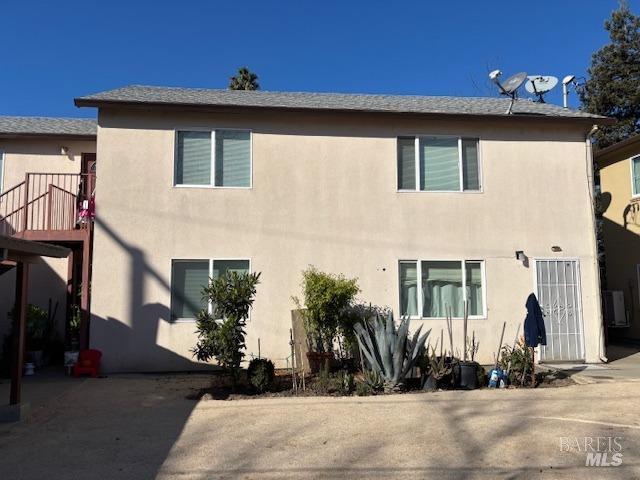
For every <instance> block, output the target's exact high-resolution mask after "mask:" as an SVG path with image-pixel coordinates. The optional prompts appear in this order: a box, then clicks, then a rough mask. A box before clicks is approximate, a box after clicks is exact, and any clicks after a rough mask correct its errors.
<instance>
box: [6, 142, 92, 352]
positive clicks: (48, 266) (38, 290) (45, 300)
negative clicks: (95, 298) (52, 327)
mask: <svg viewBox="0 0 640 480" xmlns="http://www.w3.org/2000/svg"><path fill="white" fill-rule="evenodd" d="M62 146H66V147H68V148H69V155H62V154H61V153H60V148H61V147H62ZM95 151H96V142H95V140H93V141H92V140H70V139H68V138H66V139H65V138H36V137H22V138H11V139H10V138H0V154H1V153H2V152H3V153H4V179H3V182H2V191H6V190H8V189H10V188H12V187H13V186H15V185H17V184H18V183H20V182H23V181H24V179H25V173H27V172H50V173H80V168H81V154H82V153H95ZM66 278H67V260H66V259H46V260H45V261H44V262H43V263H42V264H41V265H34V266H33V267H31V272H30V282H29V302H30V303H33V304H35V305H38V306H40V307H42V308H44V309H47V308H48V305H49V299H51V301H52V305H53V306H54V307H55V305H56V302H57V303H58V308H57V311H56V316H55V319H56V322H57V325H58V327H59V329H60V331H61V332H63V331H64V316H65V309H66ZM14 287H15V270H11V271H9V272H7V273H5V274H4V275H2V276H0V338H1V337H2V335H4V334H5V333H7V332H8V330H9V321H8V319H7V312H9V311H10V310H11V308H12V307H13V303H14V295H15V290H14ZM1 348H2V345H1V344H0V349H1Z"/></svg>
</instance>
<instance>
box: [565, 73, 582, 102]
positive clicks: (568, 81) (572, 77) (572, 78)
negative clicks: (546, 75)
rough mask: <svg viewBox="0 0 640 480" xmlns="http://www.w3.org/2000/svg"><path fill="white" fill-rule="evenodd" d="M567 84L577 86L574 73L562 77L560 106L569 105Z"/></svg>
mask: <svg viewBox="0 0 640 480" xmlns="http://www.w3.org/2000/svg"><path fill="white" fill-rule="evenodd" d="M569 84H573V86H574V88H575V87H577V86H578V82H576V76H575V75H567V76H566V77H564V78H563V79H562V106H563V107H564V108H568V107H569Z"/></svg>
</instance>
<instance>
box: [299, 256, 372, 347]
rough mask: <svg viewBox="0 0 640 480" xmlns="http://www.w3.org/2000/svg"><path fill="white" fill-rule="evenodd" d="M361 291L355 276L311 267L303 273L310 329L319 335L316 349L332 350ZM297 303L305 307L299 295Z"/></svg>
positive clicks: (306, 314) (306, 315)
mask: <svg viewBox="0 0 640 480" xmlns="http://www.w3.org/2000/svg"><path fill="white" fill-rule="evenodd" d="M359 291H360V288H359V287H358V283H357V279H356V278H351V279H348V278H345V277H344V276H343V275H333V274H330V273H324V272H321V271H319V270H318V269H316V268H315V267H314V266H309V268H307V269H306V270H304V271H303V272H302V295H303V297H304V298H303V300H304V307H305V308H306V310H305V311H304V316H305V321H306V324H307V328H308V329H309V331H311V332H312V333H314V334H316V335H317V336H318V337H319V342H318V344H317V345H315V346H313V347H314V348H319V349H321V351H326V352H331V351H332V350H333V342H334V340H335V338H336V335H337V334H338V331H339V328H340V325H341V321H344V320H345V318H346V314H345V313H346V309H347V308H348V307H349V306H350V305H351V304H352V303H353V300H354V298H355V296H356V295H357V294H358V292H359ZM293 300H294V302H295V303H296V304H297V305H298V307H299V308H302V306H301V302H300V301H299V299H297V298H296V297H294V298H293Z"/></svg>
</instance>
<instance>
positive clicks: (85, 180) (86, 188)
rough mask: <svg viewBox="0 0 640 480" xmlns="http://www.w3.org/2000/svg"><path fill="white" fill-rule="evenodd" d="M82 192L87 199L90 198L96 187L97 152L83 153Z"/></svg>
mask: <svg viewBox="0 0 640 480" xmlns="http://www.w3.org/2000/svg"><path fill="white" fill-rule="evenodd" d="M81 168H82V172H81V173H82V186H83V188H82V190H83V191H82V192H80V193H81V195H82V196H83V197H84V198H85V199H87V198H90V197H91V196H92V195H93V193H94V190H95V187H96V184H95V182H96V154H95V153H83V154H82V166H81Z"/></svg>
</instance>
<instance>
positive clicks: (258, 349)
mask: <svg viewBox="0 0 640 480" xmlns="http://www.w3.org/2000/svg"><path fill="white" fill-rule="evenodd" d="M258 359H260V337H258Z"/></svg>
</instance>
